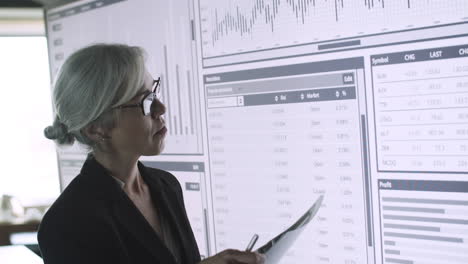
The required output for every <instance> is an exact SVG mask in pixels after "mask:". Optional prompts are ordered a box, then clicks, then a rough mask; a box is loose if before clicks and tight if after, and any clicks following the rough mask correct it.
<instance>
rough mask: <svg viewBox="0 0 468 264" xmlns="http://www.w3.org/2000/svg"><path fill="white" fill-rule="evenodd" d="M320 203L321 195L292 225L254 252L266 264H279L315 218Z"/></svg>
mask: <svg viewBox="0 0 468 264" xmlns="http://www.w3.org/2000/svg"><path fill="white" fill-rule="evenodd" d="M322 201H323V195H320V196H319V198H317V200H316V201H315V203H314V204H313V205H312V206H311V207H310V208H309V210H307V211H306V212H305V213H304V214H303V215H302V216H301V217H300V218H299V219H298V220H297V221H296V222H295V223H294V224H293V225H291V226H290V227H289V228H288V229H286V230H285V231H283V232H282V233H281V234H279V235H277V236H276V237H274V238H273V239H272V240H270V241H268V242H267V243H266V244H265V245H263V246H261V247H260V248H258V249H257V250H256V252H258V253H260V254H264V255H265V256H266V263H268V264H276V263H279V261H280V260H281V258H282V257H283V256H284V254H285V253H286V252H287V251H288V250H289V248H291V246H292V245H293V244H294V242H295V241H296V239H297V238H298V237H299V235H300V234H301V233H302V231H303V230H304V229H305V227H306V226H307V224H308V223H309V222H310V221H311V220H312V219H313V218H314V217H315V215H316V214H317V212H318V210H319V209H320V206H321V205H322Z"/></svg>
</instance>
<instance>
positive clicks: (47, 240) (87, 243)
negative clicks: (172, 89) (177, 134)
mask: <svg viewBox="0 0 468 264" xmlns="http://www.w3.org/2000/svg"><path fill="white" fill-rule="evenodd" d="M158 89H159V79H157V80H153V78H152V76H151V75H150V74H149V73H148V71H147V70H146V68H145V65H144V55H143V51H142V49H140V48H138V47H129V46H125V45H104V44H100V45H93V46H89V47H86V48H84V49H81V50H79V51H77V52H75V53H74V54H73V55H71V56H70V57H69V58H68V59H67V60H66V62H65V63H64V65H63V66H62V68H61V70H60V72H59V75H58V78H57V81H56V83H55V87H54V94H53V100H54V106H55V112H56V114H57V116H56V119H55V121H54V124H53V125H52V126H49V127H47V128H46V129H45V131H44V133H45V135H46V137H47V138H49V139H54V140H56V142H57V143H59V144H72V143H73V142H74V140H77V141H78V142H80V143H82V144H84V145H86V146H88V147H89V151H90V154H89V156H88V158H87V160H86V161H85V163H84V165H83V167H82V169H81V172H80V174H79V175H78V176H77V177H76V178H75V179H74V180H73V181H72V182H71V183H70V184H69V185H68V187H67V188H66V189H65V190H64V191H63V193H62V194H61V195H60V197H59V198H58V199H57V200H56V201H55V203H54V204H53V205H52V207H51V208H50V210H49V211H48V212H47V214H46V215H45V216H44V219H43V221H42V223H41V226H40V228H39V233H38V240H39V246H40V249H41V252H42V255H43V258H44V262H45V264H64V263H66V264H74V263H76V264H78V263H79V264H90V263H100V264H101V263H112V264H118V263H122V264H123V263H125V264H130V263H135V264H145V263H151V264H156V263H164V264H168V263H169V264H171V263H174V264H176V263H177V264H185V263H188V264H192V263H203V264H209V263H263V262H264V257H263V256H261V255H258V254H256V253H251V252H241V251H237V250H226V251H223V252H221V253H219V254H217V255H215V256H213V257H210V258H207V259H205V260H204V261H202V262H200V255H199V252H198V248H197V244H196V242H195V238H194V236H193V233H192V230H191V228H190V224H189V221H188V219H187V215H186V212H185V207H184V203H183V198H182V190H181V187H180V185H179V183H178V181H177V180H176V178H175V177H174V176H173V175H171V174H170V173H168V172H166V171H162V170H158V169H153V168H147V167H145V166H144V165H143V164H142V163H140V162H139V161H138V159H139V158H140V156H142V155H145V156H150V155H158V154H160V153H161V151H162V150H163V147H164V138H165V136H166V132H167V130H166V127H165V124H164V119H163V118H162V115H163V114H164V113H165V110H166V108H165V106H164V105H163V104H162V103H161V101H160V100H159V98H158V94H159V90H158Z"/></svg>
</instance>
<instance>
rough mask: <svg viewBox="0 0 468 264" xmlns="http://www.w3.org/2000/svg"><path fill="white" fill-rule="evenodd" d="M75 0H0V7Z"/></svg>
mask: <svg viewBox="0 0 468 264" xmlns="http://www.w3.org/2000/svg"><path fill="white" fill-rule="evenodd" d="M74 1H76V0H0V8H3V7H16V8H22V7H43V6H53V5H55V4H57V3H67V2H74Z"/></svg>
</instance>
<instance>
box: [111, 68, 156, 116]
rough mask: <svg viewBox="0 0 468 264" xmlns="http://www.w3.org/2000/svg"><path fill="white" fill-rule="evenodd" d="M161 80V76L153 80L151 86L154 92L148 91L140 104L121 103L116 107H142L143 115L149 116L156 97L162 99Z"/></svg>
mask: <svg viewBox="0 0 468 264" xmlns="http://www.w3.org/2000/svg"><path fill="white" fill-rule="evenodd" d="M160 81H161V77H159V78H158V79H157V80H154V81H153V87H152V88H151V90H152V92H150V93H148V94H147V95H145V97H143V99H141V102H140V103H138V104H131V105H121V106H117V107H115V108H116V109H123V108H133V107H141V111H142V112H143V115H145V116H147V115H150V114H151V106H152V105H153V102H154V99H158V100H161V88H160V87H159V83H160Z"/></svg>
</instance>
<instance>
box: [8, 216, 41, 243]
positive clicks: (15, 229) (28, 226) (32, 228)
mask: <svg viewBox="0 0 468 264" xmlns="http://www.w3.org/2000/svg"><path fill="white" fill-rule="evenodd" d="M38 228H39V222H28V223H15V224H10V223H0V246H6V245H11V241H10V236H11V234H14V233H22V232H36V231H37V229H38Z"/></svg>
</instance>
